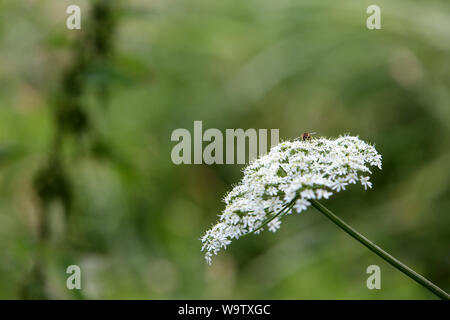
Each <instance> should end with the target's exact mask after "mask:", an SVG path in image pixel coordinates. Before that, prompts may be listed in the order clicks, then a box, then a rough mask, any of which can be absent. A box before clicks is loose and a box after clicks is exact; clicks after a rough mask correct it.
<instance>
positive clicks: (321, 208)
mask: <svg viewBox="0 0 450 320" xmlns="http://www.w3.org/2000/svg"><path fill="white" fill-rule="evenodd" d="M309 201H310V202H311V204H312V205H313V206H314V207H315V208H316V209H317V210H319V211H320V212H321V213H323V214H324V215H325V216H326V217H327V218H328V219H330V220H331V221H333V222H334V223H335V224H336V225H337V226H338V227H340V228H341V229H343V230H344V231H345V232H347V233H348V234H349V235H350V236H352V237H353V238H355V239H356V240H358V241H359V242H361V243H362V244H363V245H365V246H366V247H367V248H369V249H370V250H371V251H372V252H374V253H375V254H377V255H378V256H380V257H381V258H383V259H384V260H385V261H387V262H388V263H390V264H391V265H393V266H394V267H396V268H397V269H398V270H400V271H401V272H403V273H404V274H406V275H407V276H408V277H410V278H411V279H413V280H415V281H417V282H418V283H420V284H421V285H422V286H424V287H425V288H427V289H428V290H430V291H431V292H433V293H434V294H435V295H437V296H438V297H439V298H441V299H444V300H449V299H450V295H449V294H448V293H447V292H445V291H444V290H442V289H441V288H439V287H438V286H437V285H435V284H434V283H432V282H431V281H430V280H428V279H426V278H424V277H423V276H421V275H420V274H418V273H417V272H415V271H414V270H412V269H411V268H409V267H408V266H406V265H405V264H403V263H402V262H400V261H399V260H397V259H396V258H394V257H393V256H391V255H390V254H389V253H387V252H386V251H384V250H383V249H381V248H380V247H379V246H377V245H376V244H374V243H373V242H371V241H370V240H369V239H367V238H366V237H364V236H363V235H362V234H360V233H359V232H358V231H356V230H355V229H353V228H352V227H350V226H349V225H348V224H347V223H345V222H344V221H342V220H341V219H340V218H339V217H337V216H336V215H335V214H334V213H333V212H331V211H330V210H328V209H327V208H326V207H324V206H323V205H322V204H320V203H319V202H317V201H316V200H312V199H310V200H309Z"/></svg>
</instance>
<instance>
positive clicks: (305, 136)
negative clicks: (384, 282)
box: [302, 132, 316, 141]
mask: <svg viewBox="0 0 450 320" xmlns="http://www.w3.org/2000/svg"><path fill="white" fill-rule="evenodd" d="M313 134H316V132H303V134H302V140H303V141H306V140H308V141H311V139H312V137H311V136H312V135H313Z"/></svg>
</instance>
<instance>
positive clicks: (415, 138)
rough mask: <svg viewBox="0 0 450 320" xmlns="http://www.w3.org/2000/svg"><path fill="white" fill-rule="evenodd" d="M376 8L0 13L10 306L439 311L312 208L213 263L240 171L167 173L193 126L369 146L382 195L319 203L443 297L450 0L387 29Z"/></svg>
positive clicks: (4, 252) (392, 11)
mask: <svg viewBox="0 0 450 320" xmlns="http://www.w3.org/2000/svg"><path fill="white" fill-rule="evenodd" d="M70 4H77V5H79V6H80V7H81V9H82V29H81V30H80V31H77V30H73V31H70V30H67V28H66V24H65V20H66V18H67V16H68V15H67V14H66V12H65V11H66V8H67V6H68V5H70ZM370 4H373V1H351V0H348V1H331V0H277V1H256V0H246V1H243V0H228V1H209V0H195V1H189V0H179V1H175V0H159V1H144V0H139V1H138V0H134V1H121V2H120V1H80V0H71V1H68V0H64V1H61V0H58V1H56V0H45V1H44V0H39V1H37V0H35V1H31V0H30V1H8V0H7V1H2V2H1V3H0V298H57V299H61V298H63V299H64V298H74V299H77V298H85V299H91V298H100V299H109V298H125V299H131V298H138V299H144V298H145V299H147V298H149V299H168V298H177V299H183V298H190V299H199V298H219V299H220V298H224V299H229V298H255V299H257V298H264V299H272V298H285V299H309V298H311V299H314V298H330V299H346V298H350V299H380V298H386V299H390V298H397V299H403V298H424V299H429V298H435V297H434V296H433V295H432V294H430V293H429V292H427V291H426V290H425V289H423V288H422V287H420V286H419V285H418V284H416V283H415V282H413V281H412V280H410V279H408V278H407V277H406V276H404V275H403V274H401V273H400V272H399V271H397V270H396V269H394V268H393V267H391V266H389V265H388V264H386V263H385V262H383V261H382V260H381V259H379V258H378V257H376V256H375V255H374V254H372V253H371V252H369V251H368V250H367V249H366V248H364V247H362V246H361V245H360V244H359V243H357V242H356V241H354V240H353V239H351V238H350V237H349V236H348V235H346V234H345V233H344V232H342V230H339V229H337V228H336V227H335V226H333V225H332V224H331V223H330V221H327V220H326V219H325V218H324V217H323V216H321V214H319V213H318V212H316V211H315V210H314V209H309V210H308V211H307V212H305V213H303V214H301V215H292V216H289V217H287V218H286V219H285V222H284V223H283V225H282V228H281V230H280V231H279V232H277V233H269V232H264V233H262V234H261V235H258V236H249V237H245V238H243V239H241V240H239V241H238V242H236V243H234V244H233V245H232V246H231V247H230V248H229V249H227V250H226V251H225V252H223V253H221V254H220V255H219V256H218V257H217V258H216V259H215V260H214V263H213V265H212V266H207V265H206V263H205V262H204V259H203V255H202V253H201V252H200V246H201V243H200V241H199V240H198V239H199V238H200V236H201V235H202V233H203V232H204V231H205V230H206V229H207V228H208V227H210V225H211V224H212V223H213V222H215V221H216V218H217V214H218V213H219V212H220V211H221V210H222V209H223V203H222V202H221V199H222V197H223V195H224V194H225V193H226V192H227V191H228V190H230V188H231V185H232V184H233V183H236V182H237V181H238V180H239V179H240V177H241V172H240V170H241V169H242V166H239V165H212V166H208V165H179V166H176V165H174V164H173V163H172V162H171V160H170V151H171V149H172V147H173V146H174V144H175V143H173V142H171V141H170V135H171V132H172V131H173V130H174V129H176V128H187V129H189V130H192V127H193V121H194V120H202V121H203V126H204V128H219V129H220V130H223V131H224V130H225V129H226V128H257V129H258V128H269V129H270V128H279V129H280V137H281V138H282V139H288V138H294V137H297V136H299V135H300V134H301V132H303V131H316V132H318V133H319V134H320V135H326V136H336V135H338V134H341V133H346V132H349V133H352V134H359V135H360V136H361V137H362V138H363V139H364V140H367V141H371V142H374V143H376V147H377V149H378V151H379V152H380V153H381V154H382V155H383V170H382V171H381V172H378V171H375V172H374V176H373V178H372V181H373V183H374V188H373V189H372V190H370V191H367V192H364V191H363V190H362V189H361V188H359V187H353V188H350V189H349V190H348V191H346V192H344V193H341V194H338V195H336V196H335V197H333V198H332V199H330V200H328V201H325V204H326V205H327V206H328V207H329V208H331V209H332V210H333V211H334V212H336V213H337V214H339V216H340V217H341V218H343V219H344V220H346V221H348V222H349V223H350V224H351V225H353V226H354V227H355V228H357V229H358V230H359V231H361V232H362V233H363V234H365V235H366V236H367V237H368V238H370V239H372V240H373V241H374V242H376V243H378V244H379V245H380V246H381V247H383V248H385V249H386V250H387V251H389V252H390V253H392V254H393V255H395V256H397V257H398V258H399V259H400V260H402V261H403V262H405V263H406V264H408V265H410V266H411V267H413V268H414V269H416V270H417V271H418V272H419V273H421V274H423V275H425V276H426V277H428V278H429V279H430V280H432V281H433V282H435V283H436V284H438V285H439V286H441V287H442V288H443V289H444V290H446V291H449V290H450V255H449V246H450V215H449V211H450V148H449V146H450V3H449V2H448V1H445V0H441V1H411V0H401V1H387V0H379V1H377V3H376V4H378V5H379V6H380V7H381V13H382V30H376V31H370V30H368V29H367V28H366V18H367V16H368V15H367V14H366V8H367V7H368V6H369V5H370ZM71 264H76V265H79V266H80V267H81V270H82V289H81V290H80V291H77V290H73V291H69V290H68V289H67V288H66V278H67V276H68V275H67V274H66V273H65V271H66V268H67V266H68V265H71ZM371 264H376V265H379V266H380V267H381V270H382V289H381V290H368V289H367V288H366V279H367V277H368V275H367V274H366V268H367V266H369V265H371Z"/></svg>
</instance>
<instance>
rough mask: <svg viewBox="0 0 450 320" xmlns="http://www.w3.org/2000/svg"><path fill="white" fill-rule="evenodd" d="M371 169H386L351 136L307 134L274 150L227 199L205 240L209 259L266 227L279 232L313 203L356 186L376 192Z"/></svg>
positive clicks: (255, 163)
mask: <svg viewBox="0 0 450 320" xmlns="http://www.w3.org/2000/svg"><path fill="white" fill-rule="evenodd" d="M305 141H308V143H305ZM372 166H376V167H379V168H380V169H381V155H380V154H379V153H378V152H377V151H376V150H375V148H374V147H373V146H372V145H370V144H368V143H366V142H364V141H363V140H361V139H359V138H358V137H354V136H349V135H345V136H340V137H338V138H334V139H333V138H330V139H327V138H325V137H318V138H316V139H312V138H311V133H307V132H305V133H304V134H303V135H302V136H301V137H299V138H298V139H296V140H293V141H289V140H288V141H283V142H281V143H280V144H278V145H276V146H274V147H272V148H271V150H270V152H269V153H268V154H265V155H263V156H261V157H259V158H257V159H256V160H254V161H253V162H251V163H250V164H249V165H248V166H247V167H246V168H245V169H244V176H243V177H242V180H241V181H240V182H239V184H238V185H236V186H235V187H234V188H233V189H232V190H231V191H230V192H229V193H228V194H227V195H226V196H225V198H224V201H225V204H226V206H225V209H224V210H223V212H222V214H221V215H220V217H219V221H218V222H217V224H215V225H214V226H213V227H212V228H211V229H209V230H207V231H206V233H205V234H204V235H203V236H202V238H201V241H202V244H203V245H202V251H204V252H205V259H206V261H207V262H208V263H211V260H212V257H213V256H215V255H217V254H218V252H219V251H220V250H223V249H225V248H226V247H228V245H230V243H231V242H232V240H235V239H238V238H240V237H242V236H244V235H246V234H250V233H252V232H255V233H256V234H257V233H260V232H261V231H262V230H263V227H264V226H266V225H267V229H268V230H269V231H272V232H274V231H276V230H278V229H279V228H280V224H281V218H282V217H284V216H286V215H289V214H290V213H293V212H297V213H300V212H303V211H305V210H306V209H307V208H308V207H309V206H310V205H311V201H310V200H315V199H322V198H324V199H328V198H329V197H330V196H332V195H333V194H335V193H337V192H340V191H342V190H345V189H346V186H347V185H349V184H356V183H357V182H360V183H361V184H362V185H363V187H364V188H365V189H367V188H371V187H372V183H371V182H370V180H369V174H370V173H371V171H370V169H369V168H370V167H372Z"/></svg>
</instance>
